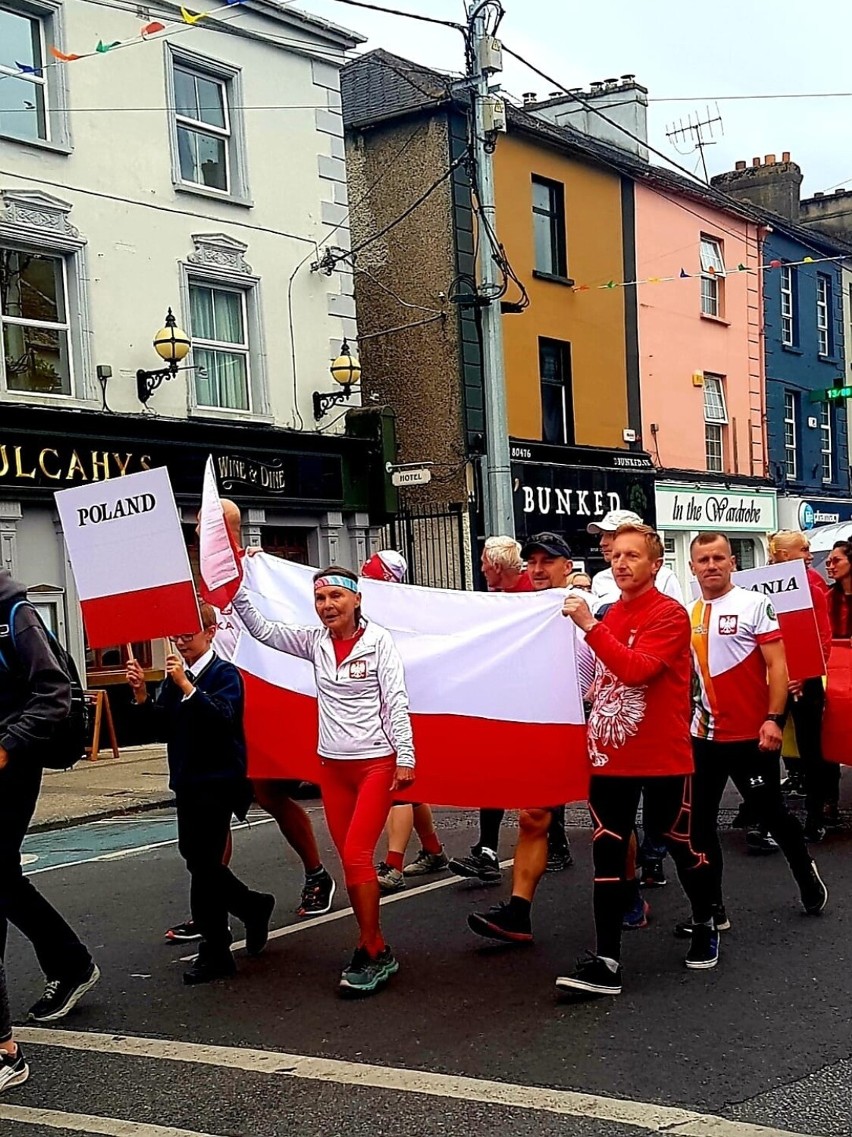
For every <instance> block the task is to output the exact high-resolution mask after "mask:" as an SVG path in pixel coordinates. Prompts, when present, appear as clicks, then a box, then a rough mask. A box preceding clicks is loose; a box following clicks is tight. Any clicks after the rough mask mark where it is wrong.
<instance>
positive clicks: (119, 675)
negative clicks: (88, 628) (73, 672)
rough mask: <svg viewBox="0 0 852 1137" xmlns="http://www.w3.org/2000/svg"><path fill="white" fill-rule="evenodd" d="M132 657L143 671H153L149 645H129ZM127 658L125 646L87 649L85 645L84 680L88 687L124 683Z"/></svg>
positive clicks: (87, 646) (117, 645)
mask: <svg viewBox="0 0 852 1137" xmlns="http://www.w3.org/2000/svg"><path fill="white" fill-rule="evenodd" d="M131 647H132V648H133V655H134V657H135V658H136V659H137V660H138V661H139V663H140V664H141V665H142V669H143V671H151V670H153V657H152V651H151V644H150V643H148V642H146V643H135V644H131ZM128 658H129V655H128V651H127V644H116V645H115V646H114V647H98V648H92V647H89V645H88V643H87V644H86V679H87V684H88V686H89V687H105V686H107V685H109V684H113V683H123V682H124V671H125V668H126V667H127V660H128Z"/></svg>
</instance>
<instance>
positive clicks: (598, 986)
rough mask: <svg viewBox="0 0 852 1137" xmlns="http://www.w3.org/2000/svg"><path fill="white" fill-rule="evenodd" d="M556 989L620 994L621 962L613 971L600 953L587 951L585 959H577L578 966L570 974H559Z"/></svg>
mask: <svg viewBox="0 0 852 1137" xmlns="http://www.w3.org/2000/svg"><path fill="white" fill-rule="evenodd" d="M556 989H557V990H558V991H582V992H583V993H584V994H586V995H620V994H621V964H619V965H618V967H617V968H616V969H615V971H613V970H612V968H611V967H610V966H609V964H608V963H604V961H603V960H602V959H601V957H600V956H599V955H593V954H592V953H591V952H590V951H589V952H586V956H585V958H584V959H578V960H577V966H576V967H575V968H574V970H573V971H572V972H571V974H570V975H560V976H559V978H558V979H557V980H556Z"/></svg>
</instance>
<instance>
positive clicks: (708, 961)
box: [684, 924, 719, 971]
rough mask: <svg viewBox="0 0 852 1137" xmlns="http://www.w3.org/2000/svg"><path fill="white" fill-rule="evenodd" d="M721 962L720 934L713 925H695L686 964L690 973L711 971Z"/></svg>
mask: <svg viewBox="0 0 852 1137" xmlns="http://www.w3.org/2000/svg"><path fill="white" fill-rule="evenodd" d="M718 962H719V933H718V931H717V930H716V929H715V928H714V927H713V925H712V924H695V925H694V926H693V929H692V943H691V944H690V947H689V951H688V952H687V953H686V959H685V960H684V963H685V964H686V966H687V967H688V968H689V970H690V971H709V970H710V969H711V968H712V967H715V966H716V964H717V963H718Z"/></svg>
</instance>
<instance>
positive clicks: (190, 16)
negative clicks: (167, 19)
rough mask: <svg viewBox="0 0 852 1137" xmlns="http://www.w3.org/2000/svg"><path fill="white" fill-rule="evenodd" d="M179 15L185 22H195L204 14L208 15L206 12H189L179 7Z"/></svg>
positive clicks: (201, 18)
mask: <svg viewBox="0 0 852 1137" xmlns="http://www.w3.org/2000/svg"><path fill="white" fill-rule="evenodd" d="M180 14H181V17H182V19H183V22H184V23H185V24H190V25H192V24H197V23H198V21H199V20H203V19H204V17H205V16H207V15H209V13H207V12H190V11H188V10H187V9H186V8H181V10H180Z"/></svg>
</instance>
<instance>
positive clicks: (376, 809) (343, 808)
mask: <svg viewBox="0 0 852 1137" xmlns="http://www.w3.org/2000/svg"><path fill="white" fill-rule="evenodd" d="M321 765H322V803H323V806H324V807H325V818H326V821H327V822H328V829H329V832H330V833H331V839H332V841H334V844H335V847H336V849H337V851H338V853H339V854H340V859H341V861H342V862H343V875H344V877H345V880H346V886H347V888H351V887H353V886H354V885H359V884H367V883H368V882H369V881H374V880H375V879H376V870H375V867H374V858H375V852H376V845H378V843H379V838H380V837H381V835H382V832H383V830H384V827H385V822H386V821H387V817H388V811H389V810H390V807H391V784H392V782H393V778H394V772H395V770H396V756H395V755H393V754H391V755H389V756H388V757H387V758H355V759H348V758H322V759H321Z"/></svg>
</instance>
